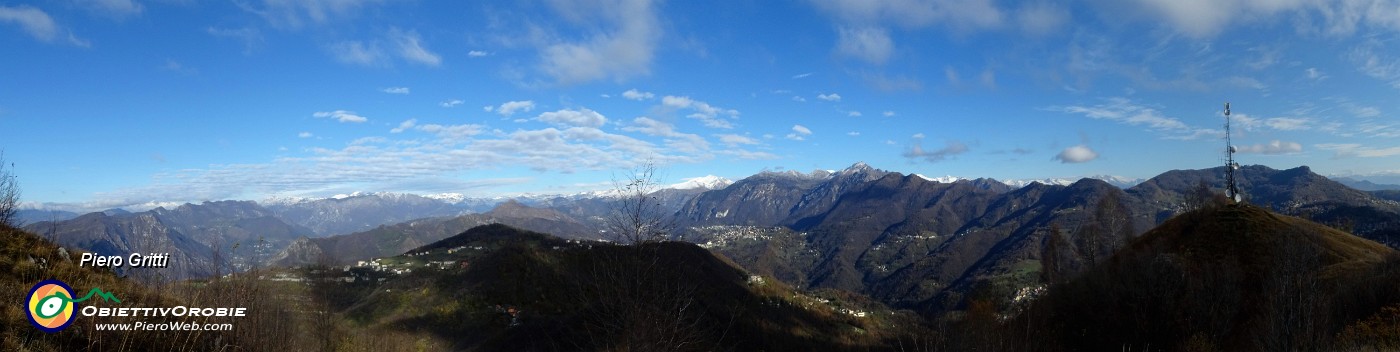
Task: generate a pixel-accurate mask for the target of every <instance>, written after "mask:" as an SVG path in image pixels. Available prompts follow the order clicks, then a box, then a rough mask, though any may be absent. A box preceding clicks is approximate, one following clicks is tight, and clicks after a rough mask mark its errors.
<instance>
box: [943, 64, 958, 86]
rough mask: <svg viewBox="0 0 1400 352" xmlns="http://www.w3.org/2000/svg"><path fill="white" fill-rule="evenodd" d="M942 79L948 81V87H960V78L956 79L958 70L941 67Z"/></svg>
mask: <svg viewBox="0 0 1400 352" xmlns="http://www.w3.org/2000/svg"><path fill="white" fill-rule="evenodd" d="M943 77H944V78H946V79H948V85H950V86H954V87H956V86H960V85H962V78H960V77H958V70H956V69H953V66H943Z"/></svg>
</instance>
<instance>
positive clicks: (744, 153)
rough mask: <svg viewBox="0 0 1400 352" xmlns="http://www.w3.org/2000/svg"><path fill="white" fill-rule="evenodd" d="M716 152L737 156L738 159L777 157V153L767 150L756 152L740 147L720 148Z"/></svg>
mask: <svg viewBox="0 0 1400 352" xmlns="http://www.w3.org/2000/svg"><path fill="white" fill-rule="evenodd" d="M718 153H719V154H720V155H728V156H732V157H735V158H739V159H744V160H773V159H778V156H777V155H774V154H773V153H769V152H758V151H751V150H742V149H729V150H721V151H719V152H718Z"/></svg>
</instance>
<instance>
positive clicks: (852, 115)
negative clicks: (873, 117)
mask: <svg viewBox="0 0 1400 352" xmlns="http://www.w3.org/2000/svg"><path fill="white" fill-rule="evenodd" d="M846 116H850V117H860V111H851V112H848V113H846Z"/></svg>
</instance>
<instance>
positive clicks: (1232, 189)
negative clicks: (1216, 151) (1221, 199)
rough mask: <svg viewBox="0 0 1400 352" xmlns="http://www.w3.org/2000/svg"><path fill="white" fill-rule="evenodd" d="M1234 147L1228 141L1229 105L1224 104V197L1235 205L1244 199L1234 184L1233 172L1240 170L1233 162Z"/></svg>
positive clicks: (1237, 164) (1238, 165)
mask: <svg viewBox="0 0 1400 352" xmlns="http://www.w3.org/2000/svg"><path fill="white" fill-rule="evenodd" d="M1237 151H1239V150H1238V149H1235V145H1234V144H1233V143H1231V140H1230V103H1229V102H1226V103H1225V196H1226V197H1228V198H1230V200H1233V201H1235V203H1240V201H1242V200H1244V197H1243V196H1241V195H1240V188H1239V186H1238V185H1236V184H1235V171H1238V170H1239V169H1240V164H1239V163H1237V162H1235V152H1237Z"/></svg>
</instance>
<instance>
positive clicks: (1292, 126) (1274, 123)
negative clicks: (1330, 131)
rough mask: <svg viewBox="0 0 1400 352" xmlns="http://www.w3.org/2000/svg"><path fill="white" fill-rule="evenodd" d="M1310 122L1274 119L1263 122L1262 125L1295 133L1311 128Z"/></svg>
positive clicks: (1293, 119)
mask: <svg viewBox="0 0 1400 352" xmlns="http://www.w3.org/2000/svg"><path fill="white" fill-rule="evenodd" d="M1311 123H1312V120H1310V119H1305V118H1296V117H1275V118H1270V119H1267V120H1264V125H1266V126H1269V128H1272V129H1276V130H1280V131H1297V130H1303V129H1308V128H1311V127H1312V126H1310V124H1311Z"/></svg>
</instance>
